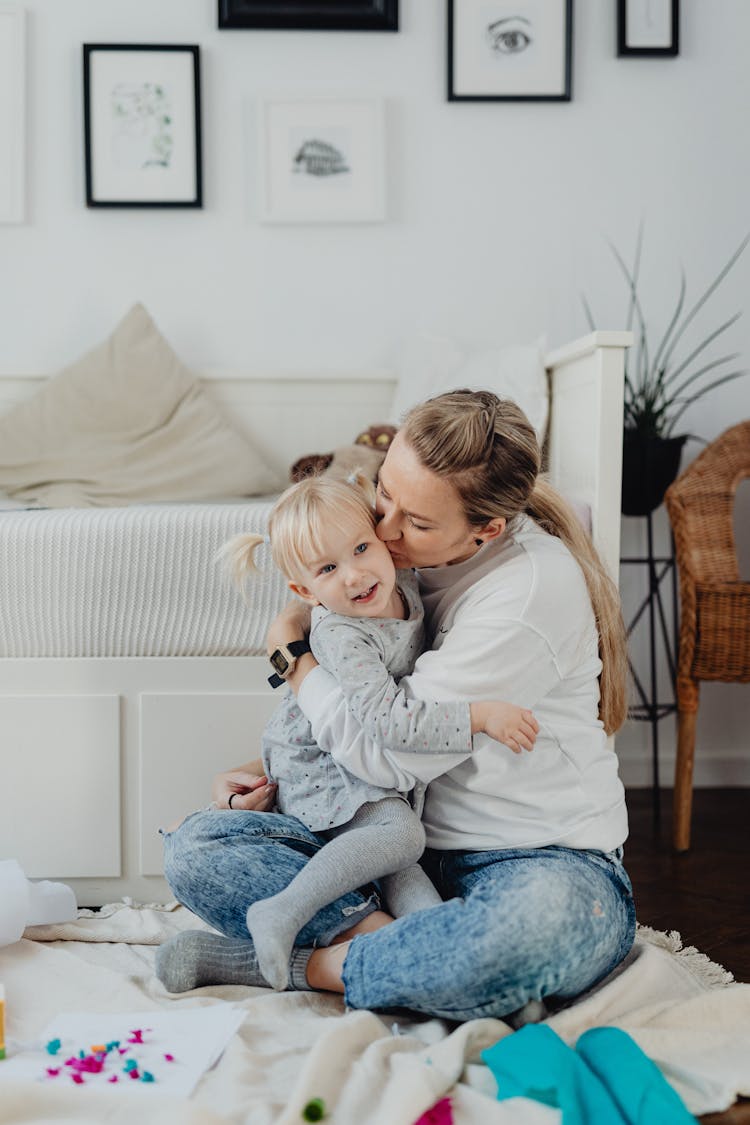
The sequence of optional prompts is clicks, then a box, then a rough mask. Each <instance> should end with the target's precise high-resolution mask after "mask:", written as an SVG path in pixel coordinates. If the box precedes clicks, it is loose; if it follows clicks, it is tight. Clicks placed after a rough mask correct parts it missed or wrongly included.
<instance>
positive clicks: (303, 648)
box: [268, 640, 312, 688]
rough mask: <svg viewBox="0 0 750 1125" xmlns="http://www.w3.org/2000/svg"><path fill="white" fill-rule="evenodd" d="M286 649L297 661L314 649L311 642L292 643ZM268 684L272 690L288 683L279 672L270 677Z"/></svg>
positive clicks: (285, 646)
mask: <svg viewBox="0 0 750 1125" xmlns="http://www.w3.org/2000/svg"><path fill="white" fill-rule="evenodd" d="M284 648H285V649H286V650H287V652H289V653H290V654H291V655H292V656H293V657H294V658H295V660H297V659H299V657H300V656H304V655H305V653H306V652H312V649H311V648H310V642H309V641H308V640H304V641H290V642H289V644H288V645H284ZM292 671H294V669H292ZM268 682H269V684H270V685H271V687H272V688H279V687H282V686H283V684H285V683H286V680H285V679H284V677H283V676H280V675H279V673H278V672H274V673H273V675H272V676H269V677H268Z"/></svg>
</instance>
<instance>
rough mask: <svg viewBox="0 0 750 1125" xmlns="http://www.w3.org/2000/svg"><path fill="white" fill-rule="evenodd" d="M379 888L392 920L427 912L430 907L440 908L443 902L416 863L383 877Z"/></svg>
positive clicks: (430, 881)
mask: <svg viewBox="0 0 750 1125" xmlns="http://www.w3.org/2000/svg"><path fill="white" fill-rule="evenodd" d="M380 886H381V887H382V889H383V898H384V899H385V905H386V906H387V907H388V909H389V910H390V912H391V914H392V915H393V917H394V918H403V917H405V916H406V915H407V914H416V913H417V911H418V910H429V909H430V907H431V906H441V905H442V902H443V900H442V898H441V897H440V895H439V894H438V892H437V890H436V888H435V885H434V883H433V882H432V880H431V879H430V878H429V877H428V875H427V874H426V872H424V871H423V870H422V868H421V867H420V866H419V864H418V863H413V864H412V865H411V867H405V868H404V869H403V870H402V871H394V873H393V874H392V875H386V876H384V877H383V878H382V879H381V880H380Z"/></svg>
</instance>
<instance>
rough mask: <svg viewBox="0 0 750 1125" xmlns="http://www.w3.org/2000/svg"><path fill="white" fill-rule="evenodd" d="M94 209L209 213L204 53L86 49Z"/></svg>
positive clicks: (107, 46) (159, 47)
mask: <svg viewBox="0 0 750 1125" xmlns="http://www.w3.org/2000/svg"><path fill="white" fill-rule="evenodd" d="M83 110H84V135H85V147H86V204H87V206H88V207H202V206H203V186H202V172H201V115H200V48H199V47H197V46H182V45H179V44H155V43H154V44H145V43H84V45H83Z"/></svg>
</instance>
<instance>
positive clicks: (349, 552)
mask: <svg viewBox="0 0 750 1125" xmlns="http://www.w3.org/2000/svg"><path fill="white" fill-rule="evenodd" d="M321 551H322V553H321V555H320V557H319V558H316V559H311V560H310V561H309V563H308V565H307V566H306V567H305V570H304V573H303V575H302V576H301V578H302V581H301V582H300V583H290V586H291V589H292V590H294V592H295V593H296V594H299V596H300V597H302V598H304V599H305V600H306V601H309V602H313V603H314V604H315V605H323V606H325V607H326V609H330V610H331V611H332V612H333V613H341V614H343V615H344V616H345V617H390V616H393V598H394V596H395V591H396V569H395V567H394V565H393V560H392V558H391V555H390V552H389V550H388V548H387V547H386V545H385V543H382V542H381V541H380V539H378V537H377V535H376V534H375V528H374V527H373V526H372V524H371V523H369V521H367V520H366V519H362V521H361V522H359V523H352V524H350V525H349V526H348V527H346V528H338V527H332V528H330V529H329V530H328V531H326V533H325V534H324V536H323V539H322V542H321Z"/></svg>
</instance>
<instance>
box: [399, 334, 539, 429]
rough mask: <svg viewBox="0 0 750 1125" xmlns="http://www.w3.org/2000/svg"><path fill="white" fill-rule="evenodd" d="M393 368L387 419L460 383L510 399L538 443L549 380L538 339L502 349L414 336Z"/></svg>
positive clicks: (446, 339) (456, 387)
mask: <svg viewBox="0 0 750 1125" xmlns="http://www.w3.org/2000/svg"><path fill="white" fill-rule="evenodd" d="M398 372H399V378H398V384H397V386H396V394H395V397H394V401H393V410H392V419H391V420H392V421H393V422H394V423H395V424H396V425H398V424H399V422H401V421H402V420H403V415H404V414H405V412H406V411H407V410H409V409H410V408H411V407H412V406H415V405H416V404H417V403H418V402H423V401H424V400H425V399H427V398H432V397H433V396H434V395H439V394H442V393H443V392H445V391H453V390H457V389H458V388H461V387H465V388H467V389H468V390H470V391H479V390H485V391H493V392H494V393H495V394H496V395H497V396H498V397H499V398H510V399H513V401H514V402H516V403H517V404H518V405H519V406H520V407H521V409H522V410H523V411H524V413H525V414H526V416H527V418H528V419H529V421H530V422H531V424H532V426H533V427H534V429H535V430H536V432H537V434H538V436H539V440H540V442H541V441H543V440H544V435H545V432H546V428H547V416H548V412H549V385H548V381H547V372H546V370H545V367H544V355H543V347H542V341H541V340H539V341H537V342H536V343H534V344H530V345H528V346H525V347H523V346H521V347H505V348H504V347H497V346H492V345H485V346H477V345H468V344H463V343H460V342H459V341H457V340H451V339H448V338H442V337H439V336H428V335H420V336H416V337H414V338H413V339H411V340H408V341H407V342H406V343H405V344H404V346H403V348H402V351H401V356H400V361H399V363H398Z"/></svg>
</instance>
